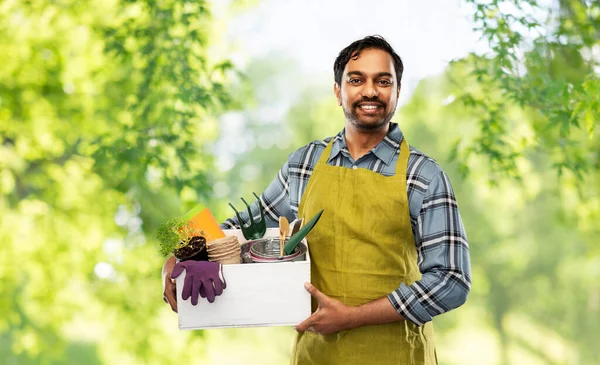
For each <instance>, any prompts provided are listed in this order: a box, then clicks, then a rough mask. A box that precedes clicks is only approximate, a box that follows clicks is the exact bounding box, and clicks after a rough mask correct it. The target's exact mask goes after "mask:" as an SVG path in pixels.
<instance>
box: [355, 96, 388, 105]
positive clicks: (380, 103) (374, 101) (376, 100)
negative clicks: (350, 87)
mask: <svg viewBox="0 0 600 365" xmlns="http://www.w3.org/2000/svg"><path fill="white" fill-rule="evenodd" d="M365 102H366V103H377V104H379V105H380V106H381V107H383V108H385V103H384V102H383V101H381V100H379V98H378V97H376V96H374V97H372V98H367V97H365V96H363V97H362V99H360V100H358V101H355V102H354V103H352V108H358V105H359V104H360V103H365Z"/></svg>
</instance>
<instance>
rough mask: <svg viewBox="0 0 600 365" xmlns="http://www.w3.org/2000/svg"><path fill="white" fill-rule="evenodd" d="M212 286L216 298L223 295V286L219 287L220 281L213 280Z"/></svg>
mask: <svg viewBox="0 0 600 365" xmlns="http://www.w3.org/2000/svg"><path fill="white" fill-rule="evenodd" d="M212 284H213V286H214V288H215V295H217V296H218V295H221V294H223V286H222V285H221V280H213V282H212Z"/></svg>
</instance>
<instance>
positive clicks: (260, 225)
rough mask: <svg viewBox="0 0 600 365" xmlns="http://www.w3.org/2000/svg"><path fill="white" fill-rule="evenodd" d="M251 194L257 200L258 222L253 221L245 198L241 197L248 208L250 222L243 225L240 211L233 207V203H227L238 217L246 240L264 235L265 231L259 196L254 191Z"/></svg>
mask: <svg viewBox="0 0 600 365" xmlns="http://www.w3.org/2000/svg"><path fill="white" fill-rule="evenodd" d="M252 194H253V195H254V197H255V198H256V201H257V202H258V210H259V211H260V221H258V222H254V218H253V217H252V211H251V210H250V206H249V205H248V203H246V200H244V198H241V199H242V201H243V202H244V204H245V205H246V208H247V209H248V217H249V218H250V223H249V224H248V225H244V221H243V220H242V217H241V216H240V213H239V212H238V211H237V209H235V207H234V206H233V204H231V203H229V206H230V207H231V208H232V209H233V211H234V212H235V216H236V217H237V219H238V222H239V224H240V228H241V229H242V234H243V235H244V238H246V239H247V240H257V239H259V238H262V237H263V236H264V235H265V232H267V222H266V221H265V215H264V213H263V207H262V204H261V202H260V198H259V197H258V195H256V193H252Z"/></svg>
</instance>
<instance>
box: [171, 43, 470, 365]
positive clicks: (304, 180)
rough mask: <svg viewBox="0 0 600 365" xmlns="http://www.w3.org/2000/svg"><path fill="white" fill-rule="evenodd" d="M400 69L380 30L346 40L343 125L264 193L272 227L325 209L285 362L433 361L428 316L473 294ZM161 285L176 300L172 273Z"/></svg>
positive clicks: (294, 157) (448, 196)
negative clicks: (401, 113) (406, 122)
mask: <svg viewBox="0 0 600 365" xmlns="http://www.w3.org/2000/svg"><path fill="white" fill-rule="evenodd" d="M402 72H403V65H402V60H401V59H400V57H399V56H398V55H397V54H396V52H395V51H394V50H393V49H392V47H391V46H390V45H389V44H388V43H387V42H386V41H385V40H384V39H383V38H381V37H379V36H370V37H365V38H363V39H361V40H358V41H356V42H354V43H352V44H350V45H349V46H348V47H346V48H345V49H343V50H342V51H341V52H340V54H339V56H338V57H337V59H336V60H335V63H334V78H335V85H334V93H335V95H336V97H337V101H338V104H339V105H340V106H341V107H342V109H343V112H344V115H345V125H344V129H343V130H342V131H340V132H339V133H338V134H337V135H336V136H334V137H330V138H326V139H324V140H322V141H314V142H311V143H309V144H308V145H306V146H304V147H302V148H300V149H299V150H297V151H295V152H294V153H292V154H291V155H290V156H289V158H288V161H287V162H286V163H285V164H284V165H283V167H282V168H281V170H280V171H279V174H278V175H277V177H276V178H275V179H274V180H273V182H272V183H271V184H270V185H269V187H268V188H267V189H266V190H265V192H264V193H263V194H262V196H261V202H262V204H263V206H264V207H265V212H266V219H267V224H268V225H269V226H270V227H277V224H278V218H279V216H286V217H287V218H288V220H293V219H296V218H304V219H310V218H311V217H313V216H314V215H315V214H316V213H317V212H319V211H320V210H322V209H324V213H323V215H322V216H321V219H320V222H319V224H317V225H316V226H315V228H314V229H313V230H312V231H311V233H310V234H309V236H308V241H309V245H310V255H311V260H312V262H311V283H312V284H310V283H306V289H307V290H308V291H309V292H310V293H311V295H312V296H313V299H314V300H313V314H312V315H311V316H310V317H309V318H307V319H306V320H305V321H304V322H302V323H301V324H300V325H298V326H297V327H296V330H297V331H298V336H297V339H296V344H295V347H294V352H293V358H292V364H300V365H307V364H344V365H352V364H360V365H365V364H402V365H405V364H406V365H407V364H410V365H421V364H424V365H430V364H436V363H437V359H436V354H435V345H434V337H433V327H432V322H431V321H432V319H433V317H435V316H437V315H440V314H442V313H446V312H448V311H449V310H452V309H454V308H457V307H458V306H460V305H462V304H463V303H464V302H465V300H466V298H467V295H468V293H469V290H470V285H471V272H470V270H471V269H470V258H469V248H468V244H467V238H466V235H465V232H464V228H463V224H462V221H461V218H460V214H459V211H458V206H457V204H456V200H455V197H454V193H453V190H452V187H451V185H450V182H449V180H448V176H447V175H446V173H445V172H444V171H442V169H441V168H440V166H439V165H438V164H437V163H436V162H435V161H434V160H432V159H431V158H429V157H427V156H426V155H425V154H423V153H422V152H420V151H418V150H417V149H415V148H413V147H412V146H409V144H408V142H407V140H406V138H405V137H404V135H403V133H402V132H401V130H400V128H399V127H398V125H397V124H395V123H392V122H391V119H392V117H393V116H394V112H395V110H396V106H397V102H398V96H399V95H400V81H401V79H402ZM252 209H253V212H254V213H255V216H258V209H257V206H256V203H255V204H254V205H253V207H252ZM242 219H244V220H247V219H248V217H247V215H245V216H243V217H242ZM222 227H223V228H237V227H239V222H237V220H236V219H235V218H231V219H228V220H227V221H226V222H225V223H224V224H223V225H222ZM165 267H166V274H170V271H169V270H170V269H169V267H170V266H169V265H168V264H166V265H165ZM165 277H168V275H165ZM165 288H166V289H165V293H164V294H165V296H166V298H167V299H168V301H169V302H170V304H171V306H172V307H173V308H175V307H174V304H175V297H174V291H173V290H174V287H173V284H172V282H171V281H170V280H166V281H165Z"/></svg>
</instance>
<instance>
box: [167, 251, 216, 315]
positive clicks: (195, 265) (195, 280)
mask: <svg viewBox="0 0 600 365" xmlns="http://www.w3.org/2000/svg"><path fill="white" fill-rule="evenodd" d="M183 269H185V271H186V274H185V281H184V283H183V291H182V292H181V299H183V300H187V299H188V298H189V297H192V305H196V304H198V294H200V296H201V297H202V298H206V299H208V301H209V302H210V303H212V302H214V301H215V296H217V295H221V294H223V289H225V288H226V287H227V283H225V278H224V277H223V267H222V266H221V264H219V263H218V262H209V261H192V260H189V261H183V262H178V263H176V264H175V267H174V268H173V272H171V279H175V278H176V277H178V276H179V275H181V273H182V272H183Z"/></svg>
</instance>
